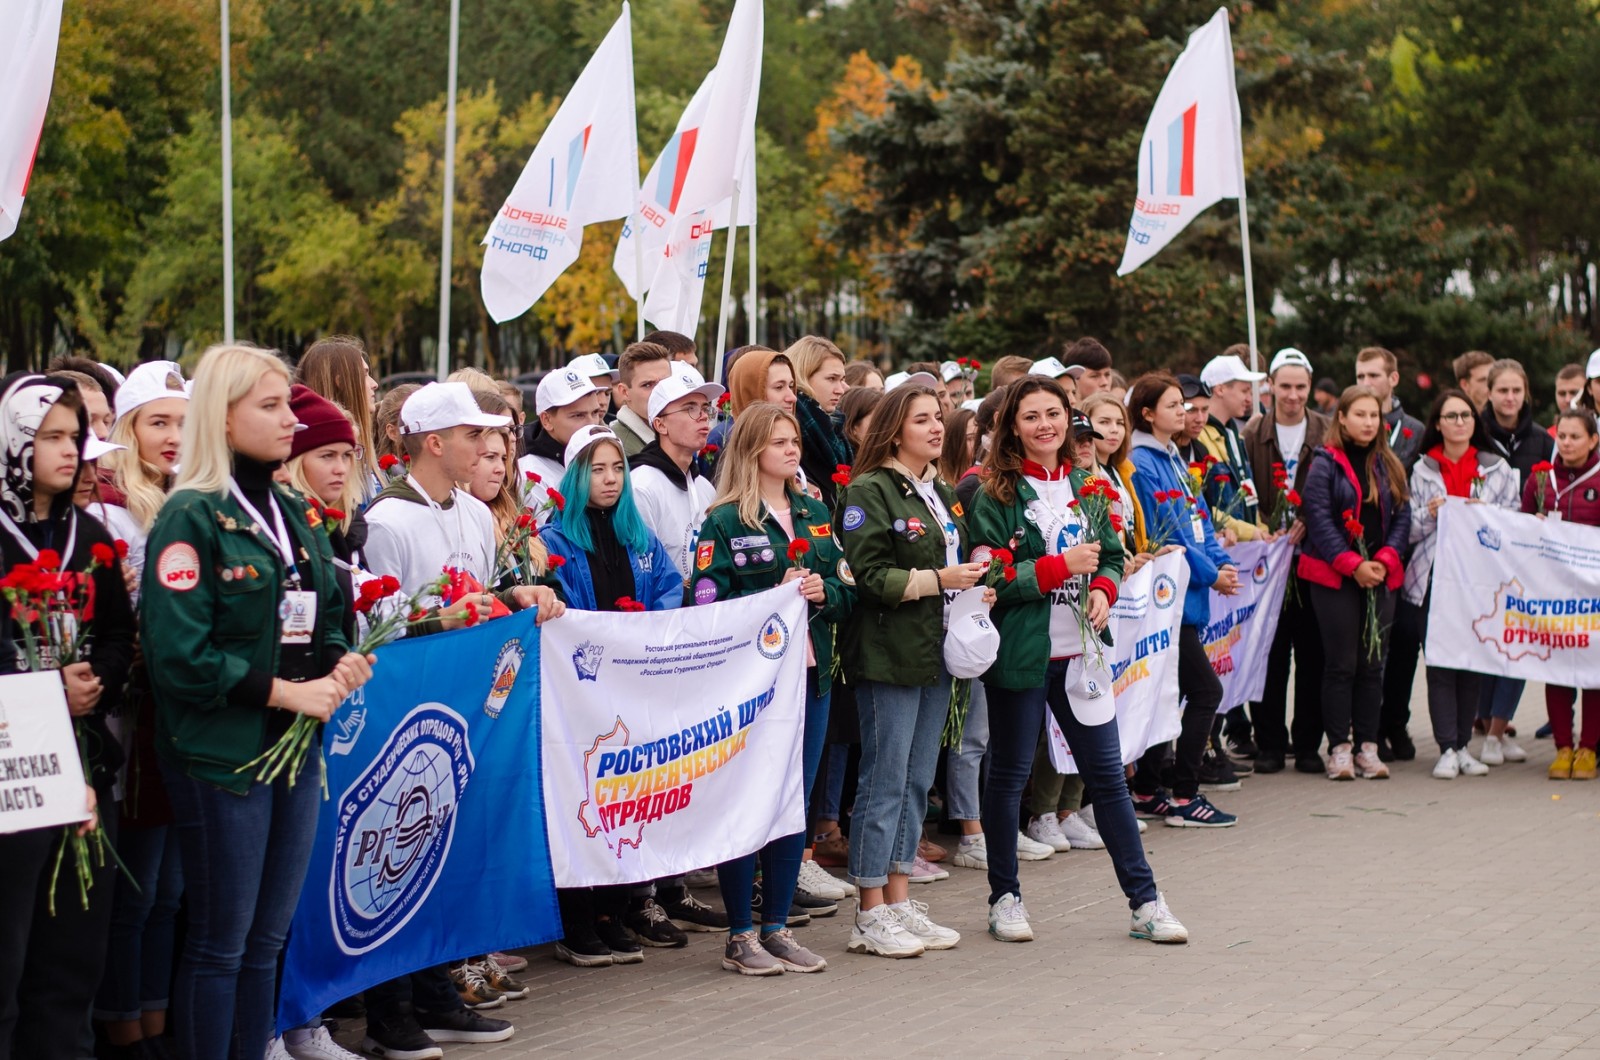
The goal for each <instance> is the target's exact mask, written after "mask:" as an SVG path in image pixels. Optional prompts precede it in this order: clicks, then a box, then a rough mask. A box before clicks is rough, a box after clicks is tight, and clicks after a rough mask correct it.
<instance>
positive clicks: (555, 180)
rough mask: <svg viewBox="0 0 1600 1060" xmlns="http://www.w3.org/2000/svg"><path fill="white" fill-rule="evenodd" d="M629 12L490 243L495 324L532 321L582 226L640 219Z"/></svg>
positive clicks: (486, 299) (486, 270)
mask: <svg viewBox="0 0 1600 1060" xmlns="http://www.w3.org/2000/svg"><path fill="white" fill-rule="evenodd" d="M638 173H639V141H638V130H637V128H636V126H635V120H634V106H633V40H632V34H631V31H630V28H629V12H628V5H627V4H623V5H622V15H621V17H619V18H618V19H617V21H616V23H615V24H613V25H612V27H611V31H610V32H609V33H607V34H606V36H605V39H604V40H603V41H601V42H600V47H599V48H598V49H596V51H595V53H594V56H593V57H592V58H590V60H589V65H587V66H585V67H584V68H583V73H582V74H580V75H579V77H578V80H577V83H576V84H574V85H573V86H572V91H571V92H569V93H567V98H566V99H564V100H562V101H561V106H560V108H558V109H557V110H556V115H555V117H554V118H552V119H550V124H549V125H548V126H546V127H545V130H544V135H543V136H541V137H539V145H538V146H537V147H535V148H534V149H533V157H531V158H530V159H528V164H527V166H526V167H525V168H524V169H523V171H522V176H521V177H519V178H517V184H516V187H514V188H512V189H511V194H510V195H508V196H507V197H506V201H505V205H503V206H501V207H500V212H499V213H498V214H496V215H495V219H494V223H493V224H491V225H490V226H489V231H488V233H487V234H486V235H485V236H484V237H483V246H484V252H483V273H482V277H481V281H480V282H481V285H482V288H483V303H484V305H485V306H486V307H487V308H488V310H489V315H490V316H492V317H494V319H495V321H496V322H504V321H507V320H510V319H512V318H513V317H518V316H521V315H522V314H523V313H526V312H527V311H528V309H529V307H531V306H532V305H533V304H534V303H535V302H537V301H538V300H539V298H540V297H541V296H542V295H543V294H544V293H545V291H547V290H549V289H550V285H551V284H552V283H554V282H555V281H556V277H558V276H560V275H561V274H562V273H563V272H565V271H566V270H567V267H568V266H569V265H571V264H572V263H573V262H574V261H577V260H578V252H579V250H581V249H582V247H583V229H584V226H585V225H592V224H598V223H600V222H601V221H615V220H617V219H618V218H621V217H627V216H628V215H629V214H630V213H632V212H633V208H634V200H635V198H636V197H637V196H638V193H639V186H638V183H637V178H638Z"/></svg>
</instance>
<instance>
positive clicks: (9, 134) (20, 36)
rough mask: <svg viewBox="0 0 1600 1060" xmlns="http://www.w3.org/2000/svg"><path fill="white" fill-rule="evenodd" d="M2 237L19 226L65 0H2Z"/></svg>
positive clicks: (52, 74)
mask: <svg viewBox="0 0 1600 1060" xmlns="http://www.w3.org/2000/svg"><path fill="white" fill-rule="evenodd" d="M0 28H4V29H5V31H6V32H5V35H4V36H0V239H5V238H6V237H8V236H10V235H11V233H13V232H15V231H16V230H17V219H18V218H19V217H20V216H21V214H22V197H23V196H24V195H26V194H27V192H28V177H29V176H30V175H31V174H32V173H33V160H34V158H35V157H36V156H37V155H38V153H39V137H40V134H41V133H42V132H43V130H44V114H45V110H46V109H47V108H48V107H49V105H50V84H51V82H52V81H54V80H55V73H56V43H57V41H58V40H59V39H60V37H61V0H0Z"/></svg>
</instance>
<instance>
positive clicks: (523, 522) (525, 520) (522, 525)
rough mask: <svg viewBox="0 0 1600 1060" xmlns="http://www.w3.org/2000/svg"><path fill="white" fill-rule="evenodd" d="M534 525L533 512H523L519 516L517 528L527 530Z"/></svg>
mask: <svg viewBox="0 0 1600 1060" xmlns="http://www.w3.org/2000/svg"><path fill="white" fill-rule="evenodd" d="M532 525H533V514H532V513H531V512H523V513H522V514H521V515H519V516H517V529H519V530H526V529H528V527H530V526H532Z"/></svg>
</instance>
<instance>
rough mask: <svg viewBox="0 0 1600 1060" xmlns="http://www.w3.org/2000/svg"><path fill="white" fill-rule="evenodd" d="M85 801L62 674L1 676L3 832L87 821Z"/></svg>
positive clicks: (0, 813)
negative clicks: (62, 685)
mask: <svg viewBox="0 0 1600 1060" xmlns="http://www.w3.org/2000/svg"><path fill="white" fill-rule="evenodd" d="M84 797H85V796H84V781H83V762H82V760H81V759H80V758H79V757H78V741H77V740H76V739H75V738H74V737H73V734H72V716H71V715H70V714H69V713H68V712H67V694H66V690H65V689H63V688H62V687H61V675H60V674H59V673H57V672H56V671H55V670H45V671H41V672H39V673H28V674H10V675H7V676H5V677H0V833H6V832H26V831H29V830H30V829H34V828H49V827H52V826H54V825H62V824H71V823H73V822H76V821H83V820H87V819H88V816H89V815H88V813H87V812H86V811H85V805H84Z"/></svg>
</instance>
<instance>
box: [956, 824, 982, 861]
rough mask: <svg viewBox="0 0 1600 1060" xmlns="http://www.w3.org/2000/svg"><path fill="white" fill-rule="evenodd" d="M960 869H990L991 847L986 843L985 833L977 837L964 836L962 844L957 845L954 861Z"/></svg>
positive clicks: (980, 833)
mask: <svg viewBox="0 0 1600 1060" xmlns="http://www.w3.org/2000/svg"><path fill="white" fill-rule="evenodd" d="M954 863H955V866H956V868H958V869H987V868H988V867H989V845H988V843H986V842H985V841H984V838H983V833H982V832H979V833H978V834H977V835H964V836H962V837H961V842H960V843H959V844H957V845H956V856H955V859H954Z"/></svg>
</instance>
